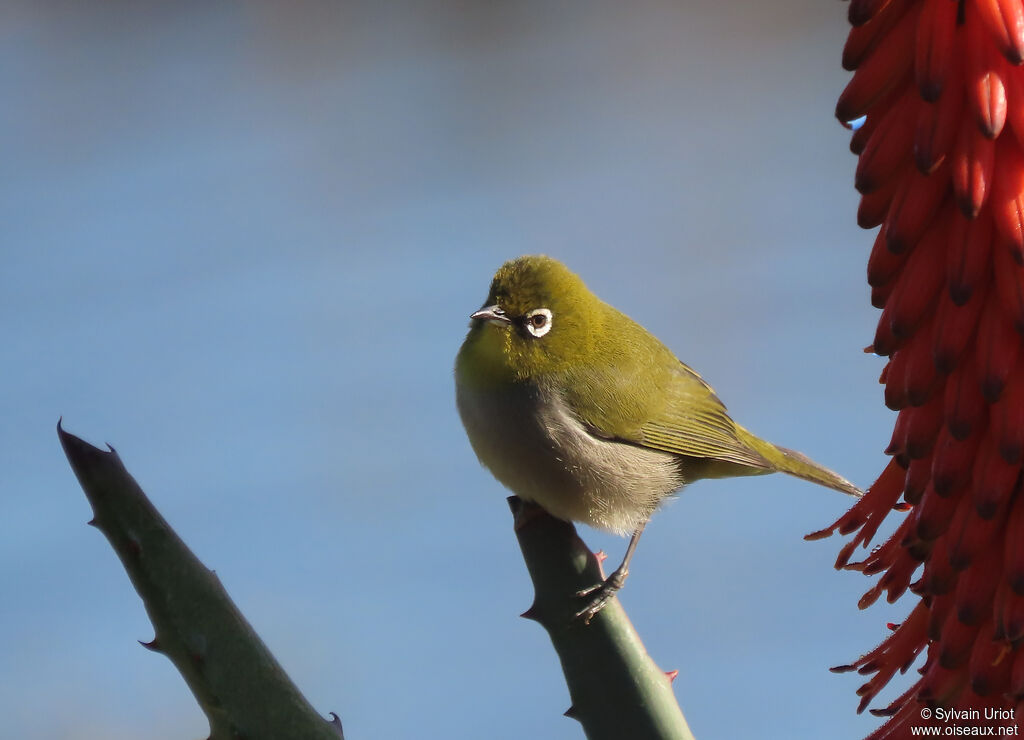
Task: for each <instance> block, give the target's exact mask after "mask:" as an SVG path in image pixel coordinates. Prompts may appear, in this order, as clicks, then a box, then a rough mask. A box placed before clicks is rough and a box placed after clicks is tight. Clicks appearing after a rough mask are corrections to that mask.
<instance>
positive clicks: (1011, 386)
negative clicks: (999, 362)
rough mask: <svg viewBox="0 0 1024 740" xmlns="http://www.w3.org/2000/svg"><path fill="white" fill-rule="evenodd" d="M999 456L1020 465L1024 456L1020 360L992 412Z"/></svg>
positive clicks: (1023, 385)
mask: <svg viewBox="0 0 1024 740" xmlns="http://www.w3.org/2000/svg"><path fill="white" fill-rule="evenodd" d="M990 414H991V416H990V418H991V424H992V428H993V431H994V435H995V441H996V445H997V447H998V449H999V456H1000V457H1001V458H1002V459H1003V461H1004V462H1006V463H1008V464H1011V465H1019V464H1020V462H1021V459H1022V458H1024V363H1020V362H1018V363H1017V365H1016V366H1015V367H1014V370H1013V372H1012V373H1011V374H1010V377H1009V380H1008V381H1007V384H1006V388H1005V389H1004V390H1003V395H1002V396H1001V397H1000V399H999V402H998V403H996V404H995V405H994V406H993V407H992V410H991V412H990Z"/></svg>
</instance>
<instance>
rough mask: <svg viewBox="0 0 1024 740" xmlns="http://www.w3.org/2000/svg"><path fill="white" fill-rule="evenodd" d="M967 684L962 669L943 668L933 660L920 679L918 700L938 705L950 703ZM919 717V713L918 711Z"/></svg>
mask: <svg viewBox="0 0 1024 740" xmlns="http://www.w3.org/2000/svg"><path fill="white" fill-rule="evenodd" d="M966 684H967V676H965V675H964V673H963V671H960V670H951V669H949V668H943V667H942V666H941V665H939V662H938V661H935V662H934V663H933V664H932V665H931V666H929V668H928V671H927V672H926V673H925V675H924V678H922V679H921V683H920V688H919V689H918V691H917V698H918V700H919V701H921V700H923V701H927V702H934V703H936V704H939V705H945V704H949V703H951V701H950V700H951V699H952V698H954V697H956V695H957V694H959V693H960V691H961V690H962V689H963V688H964V686H965V685H966ZM918 717H920V713H918Z"/></svg>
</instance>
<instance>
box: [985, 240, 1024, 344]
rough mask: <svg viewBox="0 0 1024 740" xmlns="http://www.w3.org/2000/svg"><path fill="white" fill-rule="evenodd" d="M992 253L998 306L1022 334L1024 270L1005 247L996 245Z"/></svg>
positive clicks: (1023, 323)
mask: <svg viewBox="0 0 1024 740" xmlns="http://www.w3.org/2000/svg"><path fill="white" fill-rule="evenodd" d="M993 252H994V253H993V256H992V262H993V271H994V272H995V283H996V297H997V298H998V299H999V305H1000V307H1002V309H1003V311H1004V312H1005V313H1006V315H1007V316H1008V317H1009V319H1010V321H1012V322H1013V327H1014V328H1015V329H1016V330H1017V331H1018V332H1020V333H1021V334H1024V269H1021V267H1020V265H1018V264H1017V263H1016V262H1015V261H1014V259H1013V257H1012V256H1011V254H1010V249H1009V248H1008V246H1007V245H1004V244H997V245H995V246H994V247H993Z"/></svg>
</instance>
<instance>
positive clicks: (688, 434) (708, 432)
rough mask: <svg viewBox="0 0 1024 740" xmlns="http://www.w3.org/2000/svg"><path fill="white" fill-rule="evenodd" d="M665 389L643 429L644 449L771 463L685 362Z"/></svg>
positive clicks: (765, 466)
mask: <svg viewBox="0 0 1024 740" xmlns="http://www.w3.org/2000/svg"><path fill="white" fill-rule="evenodd" d="M674 370H675V372H674V373H673V376H672V380H671V381H670V382H669V383H668V385H667V387H666V388H664V391H663V398H664V402H663V403H662V405H661V406H660V408H659V409H658V410H657V411H655V412H654V413H652V415H651V418H649V419H648V420H647V421H646V422H645V423H644V424H642V425H641V427H640V438H639V439H638V440H635V441H636V442H637V443H638V444H641V445H643V446H644V447H651V448H653V449H656V450H663V451H665V452H674V453H676V454H677V455H687V456H690V457H709V458H712V459H714V460H723V461H726V462H732V463H737V464H739V465H745V466H749V467H753V468H763V469H768V468H770V467H771V464H770V463H769V462H768V461H767V460H765V459H764V457H762V456H761V455H760V454H759V453H758V452H757V451H756V450H753V449H751V448H750V447H749V446H748V445H747V444H745V443H744V442H743V441H742V440H741V439H739V437H738V435H737V434H736V423H735V422H734V421H733V420H732V419H731V418H730V417H729V414H728V412H727V411H726V410H725V404H723V403H722V402H721V401H720V400H719V399H718V396H716V395H715V392H714V391H713V390H712V389H711V386H709V385H708V384H707V383H706V382H704V379H703V378H701V377H700V375H698V374H697V373H696V372H694V371H693V370H691V369H690V368H688V367H687V366H686V365H684V364H683V363H681V362H680V363H678V365H677V366H676V367H675V368H674Z"/></svg>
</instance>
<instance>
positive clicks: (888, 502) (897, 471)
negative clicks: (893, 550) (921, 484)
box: [804, 460, 906, 568]
mask: <svg viewBox="0 0 1024 740" xmlns="http://www.w3.org/2000/svg"><path fill="white" fill-rule="evenodd" d="M905 475H906V471H904V469H903V468H902V467H900V465H899V463H897V461H896V460H890V461H889V464H888V465H886V466H885V470H883V471H882V474H881V475H879V476H878V479H877V480H876V481H875V482H874V483H872V484H871V486H870V487H869V488H868V490H867V491H866V492H865V493H864V495H863V496H861V497H860V498H859V499H857V503H855V504H854V505H853V506H852V507H851V508H850V510H849V511H847V512H846V513H845V514H843V516H841V517H839V519H837V520H836V521H835V522H833V523H832V525H831V526H829V527H827V528H825V529H822V530H819V531H817V532H812V533H810V534H808V535H804V539H805V540H818V539H822V538H823V537H830V536H831V535H832V533H833V532H835V531H836V530H838V531H839V533H840V534H849V533H850V532H853V531H854V530H856V529H860V530H861V531H860V532H859V533H858V534H857V537H856V538H855V539H854V540H853V542H852V544H853V546H854V547H856V546H857V545H858V544H861V543H863V544H864V545H865V546H867V544H868V543H869V542H870V541H871V537H873V536H874V533H875V530H876V529H877V528H878V525H877V524H874V525H872V526H869V527H866V530H867V531H865V528H864V527H865V524H867V523H868V522H871V521H876V520H877V521H881V520H882V519H885V516H886V514H888V512H889V508H890V507H891V506H892V504H893V503H894V502H895V501H896V500H897V499H899V496H900V493H901V491H902V490H903V480H904V477H905ZM850 550H851V551H852V550H853V547H851V548H850ZM845 565H846V563H845V561H844V562H843V563H842V564H841V565H840V564H837V565H836V568H842V567H843V566H845Z"/></svg>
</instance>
